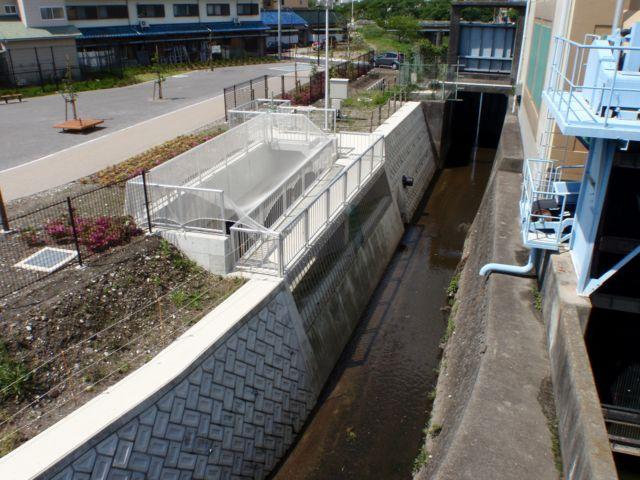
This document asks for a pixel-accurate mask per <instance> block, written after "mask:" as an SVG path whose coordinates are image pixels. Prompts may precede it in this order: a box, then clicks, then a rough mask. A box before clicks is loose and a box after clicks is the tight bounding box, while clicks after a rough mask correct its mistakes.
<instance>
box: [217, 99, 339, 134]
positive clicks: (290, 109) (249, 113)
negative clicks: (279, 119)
mask: <svg viewBox="0 0 640 480" xmlns="http://www.w3.org/2000/svg"><path fill="white" fill-rule="evenodd" d="M267 112H268V113H282V114H291V115H304V116H305V117H307V118H308V119H309V120H310V121H311V122H313V124H314V125H315V126H316V127H318V128H320V129H321V130H324V131H327V132H335V131H336V127H337V123H338V111H337V110H336V109H334V108H317V107H313V106H306V105H296V106H293V105H291V101H290V100H277V99H274V100H269V99H264V98H259V99H256V100H253V101H251V102H248V103H246V104H245V105H241V106H240V107H238V108H237V109H233V110H229V112H228V118H229V120H228V122H229V128H233V127H237V126H238V125H241V124H243V123H244V122H246V121H248V120H250V119H252V118H254V117H257V116H259V115H262V114H263V113H267ZM325 116H326V117H327V119H328V127H327V128H326V129H325Z"/></svg>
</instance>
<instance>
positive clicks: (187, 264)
mask: <svg viewBox="0 0 640 480" xmlns="http://www.w3.org/2000/svg"><path fill="white" fill-rule="evenodd" d="M160 253H161V254H162V256H163V257H165V258H166V259H168V260H169V261H170V262H171V264H172V265H173V266H174V268H176V269H177V270H181V271H183V272H185V273H190V272H192V271H194V270H196V269H197V266H196V264H195V262H193V261H191V260H189V259H188V258H187V257H185V256H184V255H182V254H181V253H180V252H179V251H178V250H177V249H176V248H174V247H173V245H171V244H170V243H169V242H167V241H166V240H161V241H160Z"/></svg>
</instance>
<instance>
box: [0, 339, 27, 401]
mask: <svg viewBox="0 0 640 480" xmlns="http://www.w3.org/2000/svg"><path fill="white" fill-rule="evenodd" d="M31 380H32V377H31V375H29V371H28V370H27V368H26V367H25V366H24V365H23V364H22V363H20V362H18V361H17V360H15V359H14V358H13V357H12V356H11V354H10V353H9V352H8V351H7V347H6V345H5V344H4V343H3V342H1V341H0V401H5V400H9V399H12V398H22V397H24V396H25V395H26V394H27V393H28V392H29V391H30V390H31V387H32V385H31Z"/></svg>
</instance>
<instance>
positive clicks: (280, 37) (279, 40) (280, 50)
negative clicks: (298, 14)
mask: <svg viewBox="0 0 640 480" xmlns="http://www.w3.org/2000/svg"><path fill="white" fill-rule="evenodd" d="M281 1H282V0H277V2H278V60H282V10H281V8H280V3H281Z"/></svg>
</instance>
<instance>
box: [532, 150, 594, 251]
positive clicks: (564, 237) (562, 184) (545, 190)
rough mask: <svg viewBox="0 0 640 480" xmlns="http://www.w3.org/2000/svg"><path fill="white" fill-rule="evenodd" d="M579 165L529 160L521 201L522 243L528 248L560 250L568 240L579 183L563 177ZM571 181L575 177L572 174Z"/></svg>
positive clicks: (580, 167) (578, 167)
mask: <svg viewBox="0 0 640 480" xmlns="http://www.w3.org/2000/svg"><path fill="white" fill-rule="evenodd" d="M582 168H583V167H582V166H577V165H570V166H558V165H556V164H555V162H553V161H550V160H540V159H528V160H527V161H526V162H525V165H524V181H523V185H522V196H521V198H520V219H521V224H522V241H523V243H524V244H525V245H526V246H527V247H529V248H542V249H546V250H559V249H560V246H561V245H562V244H563V243H565V242H568V241H569V239H570V238H571V230H572V226H573V219H574V214H575V206H576V204H577V201H578V194H579V192H580V182H579V181H575V180H567V179H565V178H563V177H567V176H568V175H565V174H566V172H567V171H569V170H574V171H575V170H581V169H582ZM571 178H575V176H574V175H571Z"/></svg>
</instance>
